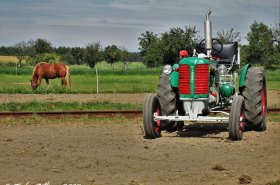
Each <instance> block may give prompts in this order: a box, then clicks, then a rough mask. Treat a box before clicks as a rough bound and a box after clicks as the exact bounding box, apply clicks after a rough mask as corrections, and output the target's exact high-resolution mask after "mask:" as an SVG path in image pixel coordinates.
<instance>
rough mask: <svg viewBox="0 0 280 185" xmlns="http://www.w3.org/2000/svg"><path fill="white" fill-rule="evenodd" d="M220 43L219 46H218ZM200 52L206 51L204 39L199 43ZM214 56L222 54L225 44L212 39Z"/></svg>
mask: <svg viewBox="0 0 280 185" xmlns="http://www.w3.org/2000/svg"><path fill="white" fill-rule="evenodd" d="M217 43H218V45H217ZM199 50H200V51H205V50H206V49H205V39H203V40H202V41H200V43H199ZM211 50H212V52H211V54H212V55H217V54H218V53H221V52H222V50H223V44H222V43H221V41H219V40H218V39H212V48H211Z"/></svg>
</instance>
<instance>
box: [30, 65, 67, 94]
mask: <svg viewBox="0 0 280 185" xmlns="http://www.w3.org/2000/svg"><path fill="white" fill-rule="evenodd" d="M42 78H44V79H45V80H46V83H47V85H49V79H54V78H61V85H64V86H67V88H68V89H70V72H69V68H68V66H66V65H65V64H48V63H46V62H40V63H38V64H37V65H36V66H35V67H34V69H33V73H32V80H31V87H32V89H33V90H35V89H37V87H38V86H40V84H41V81H42Z"/></svg>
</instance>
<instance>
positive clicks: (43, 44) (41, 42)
mask: <svg viewBox="0 0 280 185" xmlns="http://www.w3.org/2000/svg"><path fill="white" fill-rule="evenodd" d="M33 47H34V50H35V52H36V54H42V53H50V52H51V50H52V46H51V43H50V42H49V41H47V40H46V39H42V38H38V39H37V40H36V41H35V42H34V46H33Z"/></svg>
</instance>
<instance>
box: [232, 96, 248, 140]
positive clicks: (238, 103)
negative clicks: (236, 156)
mask: <svg viewBox="0 0 280 185" xmlns="http://www.w3.org/2000/svg"><path fill="white" fill-rule="evenodd" d="M244 126H245V104H244V98H243V96H241V95H238V96H234V98H233V101H232V105H231V109H230V115H229V138H230V139H231V140H233V141H239V140H242V137H243V131H244Z"/></svg>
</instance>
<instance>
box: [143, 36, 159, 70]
mask: <svg viewBox="0 0 280 185" xmlns="http://www.w3.org/2000/svg"><path fill="white" fill-rule="evenodd" d="M161 47H162V45H161V41H160V40H159V39H157V40H156V41H153V42H152V43H151V44H150V45H149V47H148V48H147V52H146V55H144V57H143V58H144V61H143V62H144V64H145V65H146V66H147V67H149V68H152V67H158V66H160V65H161V64H162V61H163V51H162V49H161Z"/></svg>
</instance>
